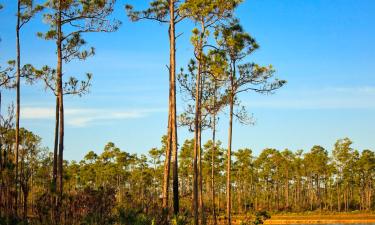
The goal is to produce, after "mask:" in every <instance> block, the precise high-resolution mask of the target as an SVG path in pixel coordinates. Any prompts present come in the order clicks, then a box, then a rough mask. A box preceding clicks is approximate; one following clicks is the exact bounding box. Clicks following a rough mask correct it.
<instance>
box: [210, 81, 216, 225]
mask: <svg viewBox="0 0 375 225" xmlns="http://www.w3.org/2000/svg"><path fill="white" fill-rule="evenodd" d="M215 90H216V88H215ZM215 94H216V93H215ZM215 105H216V96H214V110H216V109H215ZM212 120H213V125H212V151H211V198H212V206H213V207H212V220H213V225H217V218H216V209H215V151H216V113H215V112H214V114H213V115H212Z"/></svg>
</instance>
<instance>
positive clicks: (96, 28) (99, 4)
mask: <svg viewBox="0 0 375 225" xmlns="http://www.w3.org/2000/svg"><path fill="white" fill-rule="evenodd" d="M114 3H115V0H100V1H95V2H92V1H90V0H84V1H79V0H73V1H63V0H48V1H47V2H46V3H45V4H44V7H45V8H46V9H47V10H48V12H47V13H46V14H45V15H44V18H45V20H46V21H47V22H48V23H49V24H50V30H49V31H47V32H46V33H45V34H42V33H38V35H39V36H40V37H43V38H45V39H46V40H55V41H56V49H57V68H56V71H55V78H53V79H54V81H55V84H54V85H55V88H54V89H55V92H56V123H55V144H54V169H53V185H52V186H53V191H54V190H56V184H57V180H58V183H59V191H58V192H59V198H58V199H59V201H57V208H59V206H60V205H61V198H62V193H63V151H64V131H65V130H64V100H63V96H64V86H65V85H64V82H63V72H62V68H63V61H64V62H65V63H68V62H70V61H71V60H73V59H79V60H84V59H86V58H87V57H88V56H91V55H93V54H94V48H90V49H89V50H82V49H81V48H82V47H83V46H84V45H85V44H86V42H85V40H84V39H83V38H82V34H83V33H91V32H113V31H116V30H117V29H118V27H119V25H120V23H119V22H118V21H112V22H111V21H110V20H109V19H108V17H109V15H110V14H111V13H112V11H113V7H114ZM71 82H73V83H78V82H77V80H76V79H70V80H69V81H68V82H66V83H65V84H69V83H71ZM73 86H74V85H73ZM73 92H74V91H73ZM57 133H58V135H57Z"/></svg>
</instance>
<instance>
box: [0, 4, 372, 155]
mask: <svg viewBox="0 0 375 225" xmlns="http://www.w3.org/2000/svg"><path fill="white" fill-rule="evenodd" d="M1 2H2V4H3V5H4V6H5V8H4V9H3V10H2V11H1V12H0V21H6V22H2V23H0V36H1V39H2V41H1V42H0V63H1V64H2V65H4V63H5V62H6V61H7V60H8V59H11V58H14V55H15V34H14V27H15V3H16V2H15V1H13V0H5V1H4V0H3V1H1ZM125 2H127V3H130V4H134V5H135V7H136V8H144V7H146V5H147V2H148V1H140V0H129V1H118V2H117V6H116V10H115V13H114V17H115V18H117V19H119V20H121V21H122V22H123V24H122V26H121V28H120V30H119V31H118V32H116V33H110V34H107V33H103V34H89V35H87V36H85V37H86V39H87V41H88V46H91V45H92V46H94V47H95V48H96V55H95V56H94V57H92V58H90V59H88V60H87V61H85V62H80V61H75V62H72V63H70V64H68V65H65V66H64V73H65V74H66V75H75V76H78V77H82V75H83V74H84V73H85V72H92V73H93V75H94V77H93V86H92V88H91V92H90V94H88V95H86V96H83V97H81V98H80V97H67V98H65V100H66V101H65V109H66V124H67V125H66V135H65V143H66V145H65V154H64V156H65V157H66V158H67V159H76V160H79V159H81V158H82V157H83V156H84V155H85V153H87V151H88V150H94V151H96V152H101V151H102V148H103V146H104V145H105V144H106V143H107V142H108V141H112V142H114V143H115V144H116V145H118V146H119V147H120V148H121V149H123V150H126V151H129V152H134V153H146V152H147V151H148V150H149V149H150V148H152V147H154V146H160V138H161V136H162V135H163V134H164V133H165V132H166V125H167V121H166V119H167V104H168V97H167V94H168V75H167V71H166V66H165V65H166V64H168V54H169V53H168V36H167V27H166V26H164V25H160V24H158V23H155V22H148V21H143V22H138V23H131V22H129V21H128V19H127V18H126V16H125V13H124V10H123V6H124V4H125ZM373 12H375V1H372V0H361V1H358V0H304V1H301V0H283V1H280V0H253V1H249V0H247V1H245V3H244V4H242V5H241V6H240V7H239V8H238V10H237V11H236V15H237V16H238V17H239V18H240V21H241V23H242V24H243V26H244V28H245V29H246V31H248V32H249V33H251V34H252V36H254V37H255V38H256V39H257V41H258V43H259V44H260V49H259V50H258V51H257V52H256V53H255V54H254V55H253V56H252V57H251V58H249V59H248V60H249V61H254V62H257V63H259V64H264V65H268V64H272V65H273V66H274V67H275V68H276V70H277V76H278V77H279V78H282V79H286V80H287V81H288V84H287V85H286V86H285V87H284V88H283V89H282V90H279V91H278V92H277V93H275V94H274V95H268V96H260V95H258V94H255V93H248V94H243V95H241V96H240V97H241V100H242V102H243V103H244V104H245V105H246V106H247V107H248V110H249V111H250V112H251V113H252V114H253V116H254V118H255V120H256V124H255V125H254V126H244V125H239V124H236V125H235V127H234V137H233V145H234V149H238V148H242V147H249V148H251V149H253V151H254V152H255V154H256V155H257V154H259V152H260V151H261V150H262V149H264V148H266V147H274V148H277V149H280V150H282V149H284V148H289V149H291V150H297V149H304V150H305V151H307V150H309V149H310V148H311V147H312V146H313V145H315V144H319V145H322V146H324V147H326V148H327V149H328V150H331V149H332V146H333V144H334V142H335V141H336V140H337V139H339V138H344V137H349V138H351V139H352V140H353V141H354V145H353V147H354V148H356V149H359V150H362V149H372V150H374V149H375V142H374V134H375V101H374V99H375V79H374V77H375V74H374V73H375V69H374V65H375V64H374V62H375V42H374V40H375V29H374V26H375V14H374V13H373ZM46 28H47V25H46V24H43V23H42V21H41V18H40V17H37V18H35V19H34V20H33V21H32V22H30V23H29V24H27V26H26V27H25V29H24V30H23V31H22V36H21V38H22V62H23V63H33V64H35V65H37V66H41V65H45V64H47V65H51V66H54V65H55V61H56V56H55V50H54V45H53V43H52V42H47V41H43V40H40V39H38V38H37V37H36V35H35V33H36V32H37V31H43V30H45V29H46ZM192 28H193V24H191V23H183V24H181V25H180V26H179V27H177V31H178V33H182V36H181V37H180V38H179V39H178V43H177V64H178V67H183V66H185V65H186V63H187V62H188V60H189V59H190V58H191V57H192V47H191V45H190V42H189V38H190V37H189V36H190V34H191V32H190V31H191V29H192ZM14 98H15V94H14V92H13V91H3V108H4V107H5V106H6V105H7V104H9V103H11V102H12V101H13V100H14ZM178 99H179V104H178V110H179V112H181V111H182V110H183V109H184V102H182V101H181V96H178ZM22 110H23V111H22V118H21V126H24V127H26V128H28V129H30V130H32V131H33V132H35V133H36V134H38V135H40V136H41V137H42V138H43V145H45V146H48V147H51V146H52V143H53V126H54V122H53V113H54V98H53V96H52V95H51V93H50V92H48V91H45V90H44V88H43V86H42V85H41V84H40V85H36V86H32V87H30V86H25V87H23V89H22ZM227 120H228V118H227V114H226V113H225V112H224V113H223V114H222V115H221V118H220V125H219V138H220V139H221V140H222V142H223V144H224V146H225V145H226V143H227V141H226V140H227ZM191 137H192V134H190V133H189V132H188V131H187V130H186V129H185V128H180V129H179V142H180V144H182V142H183V140H184V139H186V138H191ZM204 138H205V140H207V139H208V138H209V132H206V133H205V134H204Z"/></svg>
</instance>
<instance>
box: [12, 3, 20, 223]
mask: <svg viewBox="0 0 375 225" xmlns="http://www.w3.org/2000/svg"><path fill="white" fill-rule="evenodd" d="M20 22H21V0H18V1H17V25H16V51H17V72H16V77H17V78H16V79H17V80H16V89H17V90H16V92H17V94H16V98H17V99H16V102H17V103H16V151H15V153H16V176H15V177H16V182H15V188H16V193H15V196H14V197H15V205H14V206H15V207H16V209H15V213H16V216H17V215H18V192H19V191H18V157H19V156H18V155H19V154H18V153H19V138H20V135H19V129H20V75H21V74H20V73H21V62H20V61H21V50H20V48H21V46H20Z"/></svg>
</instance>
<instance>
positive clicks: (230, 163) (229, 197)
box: [227, 63, 236, 225]
mask: <svg viewBox="0 0 375 225" xmlns="http://www.w3.org/2000/svg"><path fill="white" fill-rule="evenodd" d="M235 74H236V69H235V64H234V63H233V73H232V74H231V77H230V82H231V90H230V93H229V94H230V96H229V128H228V152H227V225H231V224H232V221H231V207H232V201H231V166H232V159H231V157H232V129H233V106H234V75H235Z"/></svg>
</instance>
